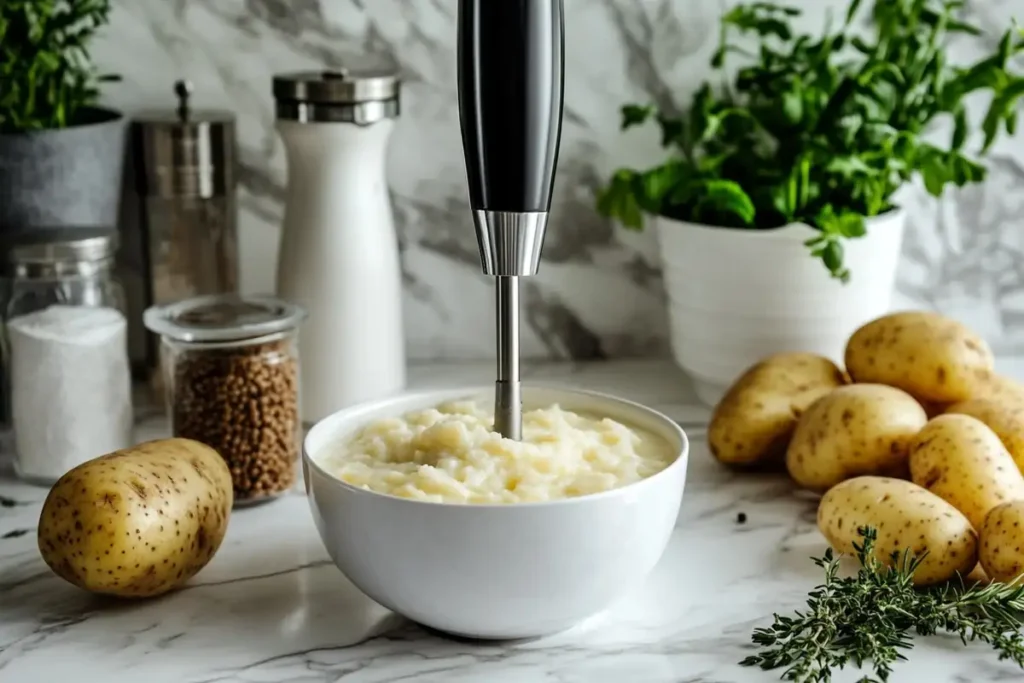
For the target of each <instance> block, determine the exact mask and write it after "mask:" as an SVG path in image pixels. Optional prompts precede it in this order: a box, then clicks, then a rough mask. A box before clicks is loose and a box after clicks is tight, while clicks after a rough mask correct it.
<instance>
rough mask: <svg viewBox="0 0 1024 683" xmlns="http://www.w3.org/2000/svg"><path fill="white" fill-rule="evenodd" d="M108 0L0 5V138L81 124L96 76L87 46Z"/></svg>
mask: <svg viewBox="0 0 1024 683" xmlns="http://www.w3.org/2000/svg"><path fill="white" fill-rule="evenodd" d="M109 17H110V0H0V133H20V132H26V131H35V130H43V129H50V128H65V127H67V126H73V125H76V124H79V123H83V122H85V121H86V120H87V117H88V116H89V114H90V112H91V109H92V108H93V107H95V105H96V103H97V101H98V99H99V85H100V83H101V82H103V81H110V80H116V79H117V77H116V76H112V75H106V74H100V73H99V72H98V71H97V69H96V67H95V65H94V64H93V62H92V59H91V58H90V56H89V43H90V42H91V41H92V39H93V37H94V36H95V35H96V32H97V31H98V30H99V29H100V28H101V27H103V26H104V25H106V24H107V22H108V20H109Z"/></svg>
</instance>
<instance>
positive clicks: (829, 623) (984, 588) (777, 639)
mask: <svg viewBox="0 0 1024 683" xmlns="http://www.w3.org/2000/svg"><path fill="white" fill-rule="evenodd" d="M858 533H859V534H860V535H861V537H862V538H863V539H864V541H863V543H861V544H854V548H855V550H856V554H857V559H858V560H859V561H860V565H861V568H860V570H859V571H858V572H857V574H856V576H852V577H848V578H844V577H840V576H839V558H838V557H836V556H835V554H834V553H833V552H832V550H831V549H829V550H827V551H825V555H824V557H820V558H813V559H814V563H815V564H816V565H818V566H819V567H822V568H823V569H824V570H825V582H824V583H823V584H822V585H820V586H818V587H817V588H815V589H814V590H813V591H811V593H810V595H809V596H808V600H807V609H806V610H803V611H798V612H795V613H794V614H793V616H780V615H778V614H776V615H775V622H774V623H773V624H772V625H771V626H770V627H768V628H759V629H757V630H755V631H754V634H753V637H752V640H753V642H754V644H755V645H757V646H758V647H759V648H761V649H760V651H759V653H758V654H756V655H752V656H750V657H747V658H746V659H744V660H743V661H742V662H740V663H741V664H742V665H743V666H758V667H760V668H762V669H765V670H771V669H779V668H783V667H784V668H785V670H784V671H783V672H782V680H784V681H794V682H795V683H828V682H829V681H831V680H832V673H833V672H834V671H837V670H839V669H843V668H845V667H847V666H850V665H853V666H856V667H857V668H861V667H863V666H864V665H865V664H868V665H870V667H871V668H873V675H872V676H865V677H864V678H862V679H860V680H861V683H885V682H886V681H888V680H889V676H890V675H891V674H892V670H893V669H892V667H893V665H894V664H896V663H897V662H899V661H901V660H905V659H906V656H905V654H904V653H905V652H906V651H908V650H910V649H911V648H912V647H913V640H912V638H913V635H914V634H917V635H922V636H930V635H934V634H936V633H940V632H945V633H952V634H956V635H958V636H960V639H961V640H962V641H963V643H964V644H965V645H966V644H967V643H969V642H971V641H975V640H977V641H981V642H983V643H988V644H989V645H991V646H992V647H993V648H994V649H995V650H996V651H997V652H998V653H999V659H1000V660H1009V661H1012V662H1014V663H1016V664H1017V665H1018V666H1020V667H1021V668H1024V633H1022V632H1021V627H1022V626H1024V585H1021V584H1020V583H1015V584H1002V583H992V584H988V585H983V584H976V585H971V586H968V585H966V584H965V583H964V581H963V579H962V578H961V579H957V580H954V581H952V582H950V583H948V584H946V585H943V586H936V587H931V588H915V587H914V585H913V582H912V580H911V579H912V577H913V574H914V570H915V569H917V567H918V565H919V564H920V563H921V561H922V560H923V559H924V555H921V556H919V557H914V556H912V555H911V554H909V552H907V551H904V552H903V553H902V555H893V558H892V559H893V565H892V567H886V566H885V565H883V564H882V563H881V562H879V561H878V559H876V558H875V557H874V556H873V555H872V552H871V551H872V548H873V547H874V544H875V540H876V539H877V532H876V531H875V530H874V529H872V528H869V527H865V528H862V529H859V530H858Z"/></svg>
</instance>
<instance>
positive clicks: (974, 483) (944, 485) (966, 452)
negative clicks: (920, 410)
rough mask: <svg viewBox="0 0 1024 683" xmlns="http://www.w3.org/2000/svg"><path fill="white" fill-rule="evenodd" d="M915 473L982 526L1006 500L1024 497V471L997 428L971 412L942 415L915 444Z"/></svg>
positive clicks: (916, 478)
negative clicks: (998, 433) (1020, 468)
mask: <svg viewBox="0 0 1024 683" xmlns="http://www.w3.org/2000/svg"><path fill="white" fill-rule="evenodd" d="M910 476H911V479H912V480H913V482H914V483H915V484H918V485H919V486H923V487H924V488H926V489H928V490H929V491H931V492H932V493H934V494H935V495H937V496H939V497H940V498H942V499H943V500H945V501H946V502H948V503H949V504H950V505H952V506H953V507H955V508H956V509H957V510H959V511H960V512H962V513H964V515H965V516H966V517H967V519H969V520H970V521H971V524H973V525H974V528H975V529H981V528H982V525H983V524H984V523H985V515H987V514H988V512H989V510H991V509H992V508H994V507H996V506H997V505H999V504H1001V503H1005V502H1007V501H1010V500H1017V499H1020V498H1024V476H1021V473H1020V470H1018V469H1017V465H1016V464H1015V463H1014V462H1013V458H1012V457H1011V456H1010V453H1009V452H1008V451H1007V450H1006V448H1005V447H1004V446H1003V443H1002V442H1001V441H1000V440H999V437H998V436H996V434H995V432H993V431H992V430H991V429H989V428H988V427H986V426H985V424H984V423H983V422H981V421H980V420H978V419H976V418H973V417H971V416H969V415H954V414H948V415H940V416H938V417H936V418H934V419H932V420H931V421H930V422H928V424H927V425H925V427H924V429H922V430H921V431H920V432H918V434H917V436H916V437H914V440H913V442H912V443H911V444H910Z"/></svg>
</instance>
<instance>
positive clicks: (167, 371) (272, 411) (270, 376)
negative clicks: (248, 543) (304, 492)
mask: <svg viewBox="0 0 1024 683" xmlns="http://www.w3.org/2000/svg"><path fill="white" fill-rule="evenodd" d="M304 317H305V314H304V312H303V311H302V310H301V309H299V308H298V307H296V306H292V305H291V304H288V303H285V302H282V301H279V300H276V299H270V298H262V297H245V298H243V297H238V296H234V295H231V296H212V297H200V298H197V299H190V300H187V301H184V302H181V303H177V304H173V305H171V306H165V307H154V308H151V309H149V310H148V311H146V316H145V319H146V325H147V327H149V329H151V330H153V331H154V332H157V333H159V334H160V335H161V338H162V341H161V354H162V364H163V368H164V383H165V386H166V395H167V404H168V410H169V413H170V419H171V430H172V432H173V434H174V436H177V437H184V438H188V439H194V440H196V441H200V442H202V443H205V444H206V445H208V446H210V447H211V448H214V449H215V450H216V451H217V452H218V453H220V455H221V457H223V458H224V460H225V462H226V463H227V465H228V468H229V469H230V470H231V476H232V480H233V482H234V489H235V502H236V504H238V505H243V504H246V503H253V502H257V501H262V500H268V499H271V498H274V497H276V496H278V495H280V494H282V493H284V492H286V491H288V490H289V489H290V488H292V486H294V484H295V474H296V472H295V468H296V466H297V462H298V458H299V449H300V445H301V439H302V426H301V422H300V418H299V357H298V350H297V349H298V347H297V334H298V326H299V324H300V323H301V322H302V320H303V318H304Z"/></svg>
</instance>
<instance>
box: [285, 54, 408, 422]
mask: <svg viewBox="0 0 1024 683" xmlns="http://www.w3.org/2000/svg"><path fill="white" fill-rule="evenodd" d="M274 97H275V99H276V100H277V130H278V132H279V134H280V136H281V138H282V140H283V141H284V145H285V150H286V157H287V162H288V189H287V194H286V199H285V214H284V226H283V230H282V234H281V250H280V255H279V259H278V270H277V290H278V291H277V293H278V296H280V297H282V298H284V299H286V300H288V301H291V302H293V303H296V304H298V305H300V306H302V307H303V308H305V309H306V311H307V313H308V314H309V317H308V319H307V321H306V323H305V324H304V325H303V328H302V330H301V331H300V334H299V352H300V361H301V367H302V375H301V386H300V390H301V394H302V398H301V400H302V407H301V409H302V420H303V422H314V421H316V420H319V419H321V418H323V417H325V416H327V415H329V414H330V413H332V412H334V411H336V410H338V409H340V408H343V407H346V406H350V405H353V404H356V403H360V402H363V401H368V400H372V399H376V398H382V397H384V396H388V395H391V394H394V393H396V392H398V391H400V390H402V389H403V388H404V386H405V344H404V337H403V330H402V275H401V270H400V267H399V256H398V240H397V237H396V234H395V227H394V220H393V217H392V210H391V203H390V199H389V195H388V185H387V179H386V175H385V158H386V152H387V145H388V140H389V138H390V135H391V131H392V127H393V125H394V119H395V117H396V116H397V115H398V97H399V83H398V78H397V76H396V75H395V74H394V73H390V72H379V71H354V70H340V71H331V72H325V73H302V74H287V75H283V76H277V77H275V78H274Z"/></svg>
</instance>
